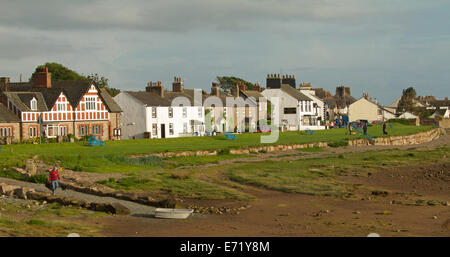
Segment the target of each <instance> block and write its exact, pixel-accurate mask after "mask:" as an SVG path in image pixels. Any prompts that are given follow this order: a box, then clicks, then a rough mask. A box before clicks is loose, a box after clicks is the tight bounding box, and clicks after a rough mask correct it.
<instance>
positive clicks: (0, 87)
mask: <svg viewBox="0 0 450 257" xmlns="http://www.w3.org/2000/svg"><path fill="white" fill-rule="evenodd" d="M8 85H9V77H2V78H0V91H5V92H7V91H8Z"/></svg>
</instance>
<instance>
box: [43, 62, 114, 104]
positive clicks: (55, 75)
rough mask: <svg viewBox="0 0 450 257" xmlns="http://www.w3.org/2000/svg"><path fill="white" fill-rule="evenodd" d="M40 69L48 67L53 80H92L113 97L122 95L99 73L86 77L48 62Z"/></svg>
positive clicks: (60, 65)
mask: <svg viewBox="0 0 450 257" xmlns="http://www.w3.org/2000/svg"><path fill="white" fill-rule="evenodd" d="M39 67H46V68H48V71H49V72H50V73H51V74H52V80H54V81H61V80H91V81H93V82H94V83H95V84H96V85H97V86H98V87H99V88H104V89H106V91H107V92H108V93H109V94H110V95H111V96H112V97H114V96H116V95H117V94H119V93H120V90H119V89H116V88H111V87H109V85H108V78H106V77H103V76H100V75H98V74H97V73H91V74H89V75H88V76H84V75H82V74H79V73H77V72H76V71H73V70H71V69H69V68H67V67H65V66H64V65H62V64H59V63H55V62H47V63H45V64H44V65H39V66H38V67H36V70H37V69H38V68H39Z"/></svg>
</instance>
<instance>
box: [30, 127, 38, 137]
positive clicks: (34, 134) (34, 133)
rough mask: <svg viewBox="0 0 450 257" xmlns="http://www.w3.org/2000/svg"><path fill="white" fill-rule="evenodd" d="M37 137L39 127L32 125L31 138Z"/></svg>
mask: <svg viewBox="0 0 450 257" xmlns="http://www.w3.org/2000/svg"><path fill="white" fill-rule="evenodd" d="M32 137H37V128H36V127H30V138H32Z"/></svg>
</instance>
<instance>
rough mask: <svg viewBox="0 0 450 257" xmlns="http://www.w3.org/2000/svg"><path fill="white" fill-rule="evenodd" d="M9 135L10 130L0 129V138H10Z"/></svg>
mask: <svg viewBox="0 0 450 257" xmlns="http://www.w3.org/2000/svg"><path fill="white" fill-rule="evenodd" d="M10 136H12V134H11V128H0V137H10Z"/></svg>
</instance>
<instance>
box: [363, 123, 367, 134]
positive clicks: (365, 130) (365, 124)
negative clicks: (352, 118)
mask: <svg viewBox="0 0 450 257" xmlns="http://www.w3.org/2000/svg"><path fill="white" fill-rule="evenodd" d="M363 131H364V135H365V136H366V135H367V122H364V123H363Z"/></svg>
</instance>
